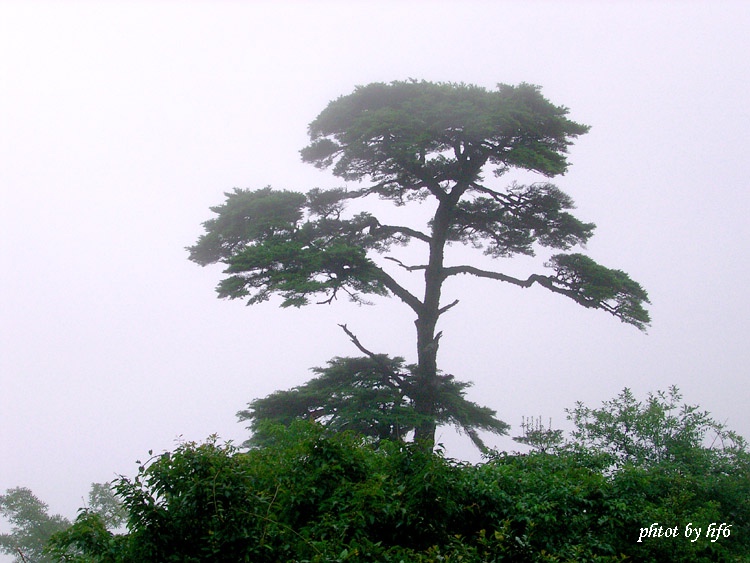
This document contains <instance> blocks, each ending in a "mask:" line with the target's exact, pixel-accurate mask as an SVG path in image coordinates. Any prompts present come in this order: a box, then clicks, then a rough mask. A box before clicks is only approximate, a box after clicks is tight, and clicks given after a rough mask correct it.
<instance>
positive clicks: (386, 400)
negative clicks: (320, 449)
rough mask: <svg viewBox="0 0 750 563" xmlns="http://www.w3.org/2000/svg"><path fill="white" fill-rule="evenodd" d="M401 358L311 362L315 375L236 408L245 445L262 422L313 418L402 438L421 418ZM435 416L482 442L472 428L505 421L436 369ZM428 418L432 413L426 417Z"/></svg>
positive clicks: (499, 429)
mask: <svg viewBox="0 0 750 563" xmlns="http://www.w3.org/2000/svg"><path fill="white" fill-rule="evenodd" d="M404 363H405V362H404V359H403V358H390V357H388V356H386V355H372V356H367V357H358V358H334V359H333V360H331V361H329V362H328V366H327V367H325V368H314V369H313V372H314V373H316V374H317V375H318V376H317V377H315V378H313V379H311V380H310V381H308V382H307V383H305V384H304V385H301V386H299V387H295V388H294V389H290V390H288V391H277V392H275V393H273V394H271V395H269V396H267V397H265V398H263V399H256V400H255V401H253V402H252V403H250V405H249V408H248V409H247V410H243V411H240V412H239V413H238V416H239V418H240V420H246V421H250V426H249V428H250V430H252V432H253V434H252V438H251V439H250V440H249V441H248V445H257V444H262V443H263V441H264V439H265V437H264V433H263V426H264V423H266V422H274V423H279V424H284V425H289V424H290V423H291V422H292V421H295V420H315V421H317V422H319V423H321V424H324V425H325V426H326V427H327V428H329V429H331V430H335V431H344V430H350V431H354V432H357V433H359V434H362V435H364V436H367V437H370V438H373V439H376V440H385V439H389V440H398V441H404V440H405V439H406V438H407V434H409V433H410V432H412V431H414V429H415V428H416V426H417V425H418V424H419V423H420V422H421V419H420V415H419V414H418V413H417V412H416V411H415V409H414V400H413V398H412V396H411V395H412V393H413V387H414V377H413V374H414V370H415V369H416V366H406V365H404ZM438 381H439V395H438V408H437V409H436V413H437V416H436V418H435V420H436V422H437V423H438V424H441V425H447V424H450V425H453V426H454V427H456V428H457V429H458V430H459V431H463V432H465V433H466V434H468V435H469V437H471V439H472V440H473V441H474V443H475V444H476V445H477V446H478V447H479V448H480V449H483V448H484V444H483V443H482V440H481V439H480V437H479V435H478V433H477V430H486V431H490V432H495V433H498V434H504V433H506V431H507V428H508V425H507V424H505V423H504V422H502V421H500V420H498V419H497V418H495V412H494V411H492V410H491V409H488V408H487V407H480V406H479V405H477V404H475V403H473V402H471V401H468V400H466V398H465V397H464V393H465V389H466V388H467V387H468V386H469V384H468V383H463V382H460V381H457V380H456V379H455V378H454V377H453V376H452V375H444V374H440V375H439V380H438ZM431 420H432V417H431Z"/></svg>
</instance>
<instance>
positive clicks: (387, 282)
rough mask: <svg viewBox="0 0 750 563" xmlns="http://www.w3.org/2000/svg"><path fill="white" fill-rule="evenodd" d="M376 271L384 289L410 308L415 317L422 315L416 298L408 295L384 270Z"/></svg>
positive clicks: (419, 302) (420, 305)
mask: <svg viewBox="0 0 750 563" xmlns="http://www.w3.org/2000/svg"><path fill="white" fill-rule="evenodd" d="M377 270H378V277H379V278H380V282H381V283H382V284H383V285H384V286H385V287H386V288H388V289H389V290H390V291H391V293H393V294H394V295H395V296H396V297H398V298H399V299H401V301H403V302H404V303H406V304H407V305H408V306H409V307H411V310H412V311H414V312H415V313H417V315H420V314H421V313H422V309H423V308H424V305H423V304H422V302H421V301H420V300H419V299H418V298H417V297H416V296H414V295H413V294H412V293H410V292H409V291H408V290H407V289H406V288H405V287H403V286H402V285H401V284H399V283H398V282H397V281H396V280H394V279H393V278H392V277H391V276H390V275H389V274H388V273H387V272H386V271H385V270H383V269H382V268H377Z"/></svg>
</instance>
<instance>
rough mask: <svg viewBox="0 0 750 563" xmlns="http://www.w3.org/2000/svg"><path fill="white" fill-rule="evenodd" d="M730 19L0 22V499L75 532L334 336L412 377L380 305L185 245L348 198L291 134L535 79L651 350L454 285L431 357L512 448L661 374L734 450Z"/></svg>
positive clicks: (49, 10)
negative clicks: (635, 290)
mask: <svg viewBox="0 0 750 563" xmlns="http://www.w3.org/2000/svg"><path fill="white" fill-rule="evenodd" d="M748 29H750V4H748V3H747V2H736V3H732V2H710V3H709V2H695V3H691V2H643V3H638V2H635V3H634V2H606V3H603V2H550V3H547V2H524V3H521V2H517V3H513V2H444V3H440V2H437V3H436V2H418V1H414V2H377V3H376V2H369V1H368V2H343V1H342V2H328V3H326V2H314V3H313V2H299V3H292V2H278V3H273V4H272V3H270V2H269V3H265V2H246V3H240V2H204V3H199V2H193V3H191V2H161V3H160V2H122V3H117V2H110V3H104V2H80V3H73V2H69V3H63V2H54V3H41V2H3V3H0V190H1V197H2V199H1V200H0V229H2V231H0V260H1V262H2V270H1V272H2V273H1V274H0V284H1V285H0V347H1V348H0V452H1V453H0V460H1V461H0V490H3V491H4V490H5V489H7V488H9V487H13V486H28V487H30V488H31V489H32V490H33V491H34V492H35V493H36V494H37V495H38V496H39V497H41V498H42V499H44V500H45V501H47V502H48V503H49V504H50V507H51V510H52V511H53V512H61V513H64V514H66V515H67V516H69V517H72V516H74V515H75V510H76V508H77V507H79V506H80V505H81V498H82V497H83V496H85V495H86V493H87V491H88V487H89V484H90V483H91V482H93V481H98V482H101V481H105V480H109V479H112V478H114V477H115V476H116V475H117V474H120V473H123V474H129V475H132V474H133V473H134V470H135V469H136V465H135V463H134V462H135V460H136V459H145V457H147V451H148V450H149V449H153V450H154V451H155V452H160V451H163V450H166V449H171V448H173V447H174V446H175V444H176V442H177V441H178V440H180V439H184V440H203V439H205V438H206V437H207V436H208V435H210V434H212V433H217V434H219V436H221V437H222V438H224V439H233V440H235V441H242V440H244V439H245V438H246V437H247V433H246V431H245V430H244V429H243V427H242V425H240V424H239V423H237V421H236V418H235V413H236V411H238V410H240V409H242V408H244V407H245V406H246V403H247V402H248V401H250V400H251V399H253V398H256V397H262V396H265V395H267V394H268V393H270V392H272V391H274V390H276V389H286V388H289V387H291V386H294V385H299V384H301V383H303V382H304V381H306V380H307V379H308V378H309V376H310V374H309V372H308V371H307V370H308V368H310V367H311V366H319V365H323V364H324V363H325V361H326V360H328V359H330V358H331V357H333V356H335V355H356V354H357V350H356V349H355V348H354V347H353V346H352V345H351V344H350V343H349V341H348V340H347V338H346V337H345V335H344V334H343V333H342V332H341V331H340V329H339V328H338V327H337V323H347V324H348V326H349V328H351V329H352V330H353V331H354V332H355V333H357V335H358V336H359V338H360V339H361V340H362V342H363V343H364V344H365V345H366V346H368V347H369V348H371V349H373V350H376V351H379V352H387V353H391V354H394V355H403V356H406V357H407V359H409V360H413V359H414V352H413V348H414V328H413V324H412V321H413V319H412V318H411V315H410V311H409V310H408V309H407V308H406V307H405V306H403V305H402V304H400V303H399V302H397V301H395V300H391V301H378V302H377V305H376V306H375V307H357V306H356V305H353V304H350V303H347V302H343V301H342V302H338V303H336V304H334V305H333V306H330V307H323V306H317V307H313V306H311V307H308V308H304V309H301V310H282V309H279V308H278V307H276V305H275V304H274V303H266V304H263V305H259V306H254V307H250V308H248V307H245V306H244V305H243V304H242V303H240V302H232V301H220V300H217V299H216V298H215V296H214V295H215V294H214V286H215V285H216V283H217V282H218V280H219V279H220V277H221V273H220V270H221V269H220V267H213V268H211V267H209V268H205V269H202V268H200V267H198V266H196V265H195V264H193V263H191V262H189V261H188V260H187V253H186V252H185V250H184V247H185V246H188V245H190V244H193V243H194V242H195V240H196V238H197V237H198V236H199V235H200V234H201V232H202V228H201V222H202V221H204V220H206V219H208V218H210V217H211V213H210V212H209V210H208V208H209V206H211V205H217V204H219V203H221V202H222V201H223V195H222V194H223V192H224V191H228V190H231V189H232V188H233V187H243V188H244V187H246V188H260V187H263V186H266V185H268V184H271V185H273V186H274V187H277V188H285V189H296V190H301V191H305V190H307V189H308V188H311V187H316V186H318V187H335V186H341V185H343V184H342V182H341V181H340V180H337V179H335V178H333V177H332V176H331V175H330V174H328V173H327V172H321V171H318V170H316V169H315V168H313V167H311V166H309V165H305V164H302V163H301V162H300V159H299V154H298V151H299V149H300V148H302V147H303V146H304V145H305V144H306V140H307V139H306V128H307V124H308V123H309V122H310V121H311V120H312V119H314V118H315V116H316V115H317V114H318V112H320V111H321V110H322V109H323V108H324V107H325V106H326V104H327V103H328V102H329V101H330V100H332V99H334V98H336V97H338V96H340V95H344V94H348V93H350V92H351V91H352V89H353V88H354V86H355V85H358V84H367V83H370V82H373V81H391V80H397V79H399V80H400V79H406V78H418V79H427V80H433V81H454V82H468V83H475V84H479V85H482V86H485V87H488V88H493V87H494V85H495V84H496V83H498V82H505V83H511V84H515V83H519V82H530V83H534V84H539V85H541V86H542V87H543V90H542V91H543V93H544V95H545V96H547V97H548V98H549V99H550V100H551V101H552V102H554V103H556V104H561V105H565V106H567V107H569V108H570V109H571V113H570V115H571V117H572V118H573V119H574V120H576V121H580V122H583V123H586V124H589V125H591V126H592V130H591V132H590V133H589V134H587V135H585V136H583V137H581V138H580V139H579V140H578V142H577V143H576V144H575V145H574V146H573V147H572V150H571V154H570V161H571V163H572V165H571V168H570V171H569V172H568V174H567V175H565V176H564V177H561V178H558V179H557V180H556V181H555V183H556V184H557V185H558V186H560V187H561V188H562V189H564V190H565V191H567V192H568V193H569V194H570V195H571V196H572V197H573V198H574V199H575V200H576V203H577V205H578V211H577V215H578V216H579V217H580V218H581V219H582V220H585V221H593V222H595V223H597V225H598V229H597V231H596V234H595V236H594V237H593V239H592V240H591V242H590V243H589V244H588V247H587V249H586V250H585V252H586V253H587V254H589V255H590V256H592V257H593V258H594V259H595V260H597V261H598V262H600V263H602V264H603V265H606V266H609V267H615V268H620V269H623V270H625V271H626V272H628V273H629V274H630V275H631V276H632V277H633V278H634V279H635V280H637V281H639V282H640V283H641V284H642V285H643V286H644V287H645V288H646V289H647V290H648V291H649V294H650V297H651V300H652V303H653V305H652V307H651V312H652V317H653V326H652V328H651V329H650V331H649V333H648V335H644V334H642V333H640V332H639V331H638V330H636V329H635V328H633V327H630V326H628V325H624V324H621V323H620V322H618V321H617V320H616V319H615V318H613V317H610V316H609V315H607V314H606V313H603V312H599V311H591V310H586V309H583V308H581V307H579V306H577V305H576V304H575V303H573V302H572V301H569V300H567V299H565V298H564V297H561V296H558V295H554V294H551V293H549V292H547V291H545V290H544V289H542V288H536V287H535V288H532V289H527V290H521V289H518V288H516V287H513V286H504V285H501V284H499V283H495V282H491V281H488V280H469V279H462V280H460V282H458V283H460V284H461V285H458V284H454V285H451V286H450V287H449V288H448V290H447V292H446V302H448V301H449V300H452V299H453V298H454V297H460V298H461V303H460V305H459V306H458V307H455V308H454V309H453V310H451V312H450V313H447V314H446V316H445V318H444V319H443V322H442V324H441V328H442V330H443V331H444V333H445V336H444V338H443V340H442V341H441V357H440V361H441V367H442V368H443V369H444V370H445V371H447V372H450V373H454V374H455V375H456V376H457V377H459V378H460V379H468V380H471V381H473V382H474V384H475V385H474V387H473V388H472V389H471V390H470V398H471V399H473V400H475V401H478V402H480V403H482V404H485V405H487V406H490V407H492V408H494V409H496V410H497V411H498V414H499V416H500V418H502V419H503V420H506V421H507V422H509V423H511V424H512V425H513V426H514V429H513V435H516V434H517V433H518V432H519V428H518V424H519V422H520V420H521V417H522V416H532V415H534V416H536V415H542V416H543V417H544V418H545V420H546V419H548V418H549V417H552V419H553V424H554V425H556V426H565V425H566V421H565V413H564V410H563V409H564V408H566V407H572V406H573V404H574V403H575V401H577V400H581V401H584V402H585V403H587V404H589V405H591V406H597V405H599V404H600V403H601V401H603V400H606V399H610V398H612V397H614V396H615V395H616V394H617V393H618V392H619V391H620V390H622V388H623V387H625V386H628V387H631V388H632V389H633V390H634V391H635V393H636V394H637V395H639V396H641V397H645V395H646V393H647V392H649V391H655V390H657V389H666V388H667V387H668V386H669V385H671V384H676V385H678V386H679V387H680V388H681V390H682V391H683V393H684V396H685V400H686V401H687V402H689V403H691V404H696V403H697V404H700V405H701V406H702V407H704V408H705V409H707V410H709V411H711V412H712V413H713V414H714V415H715V416H716V418H718V419H719V420H721V421H726V422H727V423H728V425H729V426H730V427H731V428H733V429H735V430H737V431H739V432H740V433H742V434H743V435H745V436H746V437H750V409H747V406H746V403H747V398H748V383H747V380H746V375H747V371H748V368H747V366H748V360H750V351H749V349H750V347H748V345H747V334H748V318H750V299H748V294H747V291H746V287H745V286H746V284H747V281H748V279H750V268H749V267H748V259H747V250H748V240H750V236H749V235H750V232H749V227H748V220H747V217H748V216H749V215H750V195H748V190H747V183H748V178H750V164H748V162H749V161H748V157H747V145H748V142H747V141H748V131H750V109H748V108H749V106H748V103H747V93H748V91H750V70H749V68H748V65H747V53H748V52H750V39H749V38H748V34H747V30H748ZM511 179H513V178H511V177H506V178H503V179H502V183H500V184H498V185H497V187H501V186H502V185H504V184H505V182H506V181H510V180H511ZM415 213H417V214H418V213H419V211H418V210H417V211H415ZM547 256H548V255H547V254H545V253H543V252H540V253H539V256H538V257H537V258H536V259H533V260H525V259H517V260H514V261H508V262H507V263H503V262H499V263H497V264H495V265H494V266H495V268H496V269H497V270H499V271H504V272H510V273H515V274H518V275H527V274H529V273H534V272H543V271H544V270H543V268H542V263H543V262H544V260H545V258H546V257H547ZM438 438H439V441H443V442H444V443H445V444H446V445H447V446H448V454H449V455H452V456H455V457H463V458H467V459H471V460H476V459H478V457H477V455H476V454H475V453H474V452H473V451H472V449H471V446H470V444H469V442H468V440H466V439H460V438H456V437H454V436H453V435H452V433H451V431H449V430H444V431H441V432H440V434H439V437H438ZM489 442H490V443H491V444H493V445H496V446H498V447H500V448H507V449H513V448H514V447H515V444H514V443H512V442H511V441H510V439H492V438H491V439H490V440H489Z"/></svg>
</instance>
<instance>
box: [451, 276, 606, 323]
mask: <svg viewBox="0 0 750 563" xmlns="http://www.w3.org/2000/svg"><path fill="white" fill-rule="evenodd" d="M458 274H471V275H472V276H476V277H478V278H489V279H492V280H499V281H503V282H507V283H512V284H513V285H517V286H519V287H523V288H527V287H531V286H532V285H534V284H535V283H537V284H539V285H541V286H542V287H546V288H547V289H549V290H550V291H552V292H554V293H559V294H561V295H566V296H568V297H570V298H571V299H573V300H574V301H576V302H577V303H578V304H579V305H583V306H584V307H589V308H594V309H597V308H598V309H604V310H606V311H609V312H610V313H612V314H614V315H616V314H617V311H615V310H614V308H613V307H611V306H609V305H607V304H606V303H602V302H600V301H592V300H589V299H585V298H583V296H581V295H580V294H579V293H578V292H577V291H573V290H570V289H566V288H564V287H560V286H558V285H555V278H553V277H551V276H541V275H539V274H531V275H530V276H529V277H528V278H526V279H525V280H522V279H518V278H514V277H512V276H508V275H506V274H501V273H500V272H491V271H488V270H481V269H479V268H475V267H474V266H453V267H450V268H443V279H446V278H447V277H449V276H455V275H458Z"/></svg>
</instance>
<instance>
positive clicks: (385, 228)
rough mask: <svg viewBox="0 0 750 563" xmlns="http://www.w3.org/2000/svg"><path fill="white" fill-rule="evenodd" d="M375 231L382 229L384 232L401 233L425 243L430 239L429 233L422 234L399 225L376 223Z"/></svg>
mask: <svg viewBox="0 0 750 563" xmlns="http://www.w3.org/2000/svg"><path fill="white" fill-rule="evenodd" d="M376 231H384V232H385V233H386V234H394V233H401V234H402V235H406V236H408V237H412V238H415V239H418V240H421V241H423V242H426V243H427V244H429V243H430V241H431V240H432V238H431V237H430V236H429V235H426V234H424V233H423V232H422V231H418V230H416V229H412V228H411V227H403V226H400V225H378V226H377V227H376Z"/></svg>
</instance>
